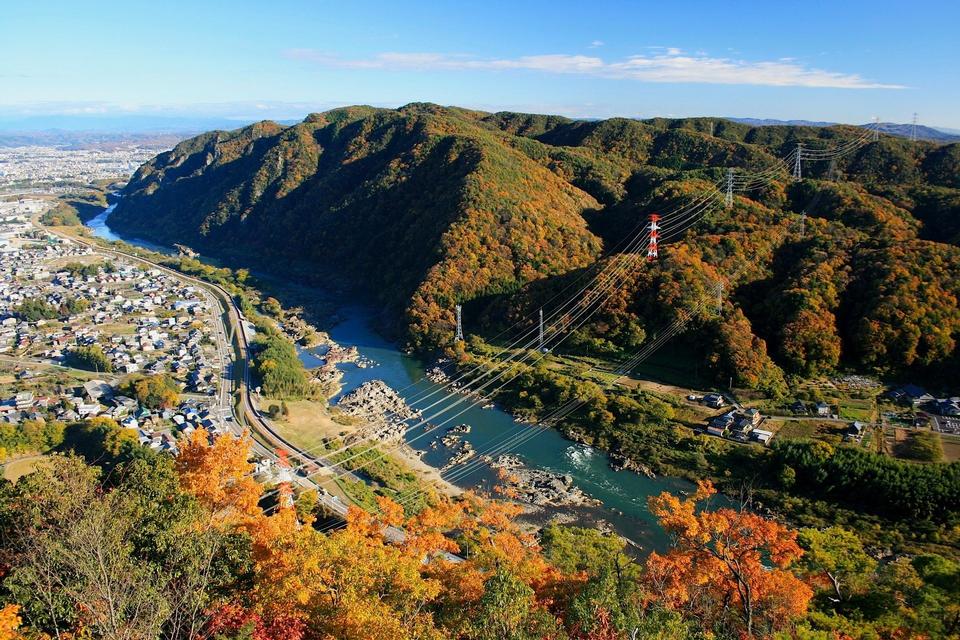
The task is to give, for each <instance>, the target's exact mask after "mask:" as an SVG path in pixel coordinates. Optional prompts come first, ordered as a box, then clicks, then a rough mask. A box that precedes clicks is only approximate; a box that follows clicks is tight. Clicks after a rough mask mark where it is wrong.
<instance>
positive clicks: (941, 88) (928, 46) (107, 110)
mask: <svg viewBox="0 0 960 640" xmlns="http://www.w3.org/2000/svg"><path fill="white" fill-rule="evenodd" d="M958 25H960V2H955V1H953V2H948V1H945V0H944V1H941V2H923V1H919V2H910V3H906V2H889V1H884V0H878V1H875V2H859V1H845V2H844V1H837V0H835V1H833V2H817V1H815V0H810V1H808V2H804V3H802V4H801V3H794V2H731V1H723V0H712V1H710V2H664V1H658V2H604V1H603V0H594V1H592V2H582V1H581V2H568V1H566V0H552V1H549V2H523V1H522V0H513V1H511V2H500V1H486V2H475V3H467V2H455V1H452V0H451V1H449V2H432V3H431V2H409V1H393V2H362V1H358V0H351V1H344V2H324V1H314V2H306V1H295V0H270V1H266V0H261V1H258V2H252V1H250V2H248V1H242V0H233V1H231V2H218V1H197V0H194V1H193V2H181V1H180V0H163V1H161V0H151V1H149V2H140V1H136V0H135V1H131V2H97V1H95V0H88V1H82V2H81V1H77V0H71V1H63V2H60V1H56V0H47V1H44V2H40V1H34V2H28V1H25V0H24V1H17V2H10V3H4V6H3V9H2V15H0V87H2V89H0V115H4V116H12V115H31V114H49V113H67V114H86V113H89V114H108V115H117V114H167V115H194V116H195V115H209V116H218V117H236V118H243V119H249V118H261V117H273V118H292V117H302V116H303V115H304V114H306V113H307V112H309V111H312V110H320V109H325V108H330V107H332V106H337V105H342V104H357V103H364V104H374V105H379V106H398V105H401V104H405V103H407V102H412V101H429V102H437V103H440V104H455V105H461V106H467V107H473V108H479V109H484V110H500V109H510V110H521V111H532V112H542V113H560V114H564V115H569V116H575V117H608V116H613V115H620V116H629V117H651V116H693V115H719V116H735V117H745V116H753V117H769V118H784V119H787V118H802V119H811V120H830V121H840V122H855V123H861V122H866V121H868V120H870V119H871V118H873V117H874V116H878V117H880V118H881V119H882V120H884V121H894V122H906V121H909V120H910V118H911V117H912V115H913V113H914V112H918V113H919V114H920V115H919V118H920V121H921V122H922V123H925V124H930V125H939V126H945V127H954V128H960V72H958V64H960V45H958V41H960V37H958V34H957V27H958Z"/></svg>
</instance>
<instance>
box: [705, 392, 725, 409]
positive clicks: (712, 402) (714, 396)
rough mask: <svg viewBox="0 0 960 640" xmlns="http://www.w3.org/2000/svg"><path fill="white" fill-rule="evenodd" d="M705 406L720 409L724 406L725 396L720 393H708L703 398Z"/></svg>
mask: <svg viewBox="0 0 960 640" xmlns="http://www.w3.org/2000/svg"><path fill="white" fill-rule="evenodd" d="M703 404H705V405H707V406H708V407H713V408H714V409H719V408H720V407H722V406H723V396H722V395H720V394H719V393H708V394H707V395H705V396H703Z"/></svg>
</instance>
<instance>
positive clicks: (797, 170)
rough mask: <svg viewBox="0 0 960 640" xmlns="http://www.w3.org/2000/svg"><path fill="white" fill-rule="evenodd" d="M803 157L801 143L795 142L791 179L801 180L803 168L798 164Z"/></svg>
mask: <svg viewBox="0 0 960 640" xmlns="http://www.w3.org/2000/svg"><path fill="white" fill-rule="evenodd" d="M802 158H803V144H802V143H800V142H798V143H797V159H796V160H795V161H794V163H793V179H794V180H802V179H803V169H802V166H801V164H800V162H801V159H802Z"/></svg>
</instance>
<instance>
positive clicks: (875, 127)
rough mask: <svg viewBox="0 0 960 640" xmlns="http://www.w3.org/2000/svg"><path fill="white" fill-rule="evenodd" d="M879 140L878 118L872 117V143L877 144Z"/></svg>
mask: <svg viewBox="0 0 960 640" xmlns="http://www.w3.org/2000/svg"><path fill="white" fill-rule="evenodd" d="M879 140H880V116H874V117H873V141H874V142H878V141H879Z"/></svg>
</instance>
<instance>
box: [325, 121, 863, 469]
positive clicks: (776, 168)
mask: <svg viewBox="0 0 960 640" xmlns="http://www.w3.org/2000/svg"><path fill="white" fill-rule="evenodd" d="M866 135H867V136H869V133H867V134H866ZM859 142H860V140H856V141H854V144H853V145H847V146H849V147H850V148H853V146H856V144H858V143H859ZM846 150H847V148H846V147H844V152H845V151H846ZM795 153H796V150H795V151H794V152H793V153H791V154H790V155H788V158H790V157H792V156H793V155H794V154H795ZM801 154H802V152H801ZM834 155H840V154H839V153H838V154H834ZM779 164H780V166H774V167H771V168H769V169H767V170H766V172H764V173H767V172H769V174H770V175H775V173H776V172H778V171H780V170H781V167H784V166H786V164H787V163H786V162H784V161H781V162H780V163H779ZM764 178H766V175H765V176H764ZM764 178H758V179H755V180H753V182H758V183H760V182H769V181H772V178H768V179H764ZM721 184H722V181H721ZM746 184H749V183H746ZM716 186H717V185H715V186H714V188H713V190H712V191H711V193H709V194H708V195H707V196H706V197H701V198H700V199H701V200H703V201H704V204H703V206H701V207H700V216H701V217H702V215H703V214H704V213H705V211H706V210H707V209H709V207H710V203H709V198H710V197H713V196H715V195H718V194H719V191H718V190H717V188H716ZM681 210H682V209H681ZM696 213H697V212H696V211H693V212H688V213H687V215H686V217H685V219H684V220H685V221H686V220H688V219H689V218H691V217H694V216H695V215H696ZM695 223H696V220H694V222H693V223H691V224H690V225H686V226H685V227H684V229H673V228H671V229H670V232H671V233H672V234H673V235H676V234H678V233H682V231H683V230H685V228H688V227H689V226H692V224H695ZM678 226H679V225H678ZM638 241H639V242H642V240H640V239H639V238H638V240H636V241H634V242H632V243H631V244H636V243H637V242H638ZM637 246H640V245H637ZM620 255H621V256H622V255H627V254H620ZM598 277H599V276H598ZM614 280H615V277H613V276H611V277H610V278H608V283H605V284H609V283H612V282H613V281H614ZM589 286H590V285H587V287H589ZM587 287H585V288H584V290H585V289H586V288H587ZM600 295H602V293H601V294H600ZM598 300H600V297H599V295H597V296H595V299H594V300H590V301H589V302H588V303H587V307H586V308H585V309H582V310H581V311H579V312H578V313H577V316H575V318H574V319H576V318H577V317H578V316H580V315H582V314H584V313H587V311H588V310H589V306H590V305H592V304H593V303H594V302H596V301H598ZM701 306H702V305H701ZM600 308H602V301H601V305H599V306H598V307H597V309H594V310H593V311H590V312H589V313H588V315H587V316H586V317H585V318H584V319H583V320H581V321H580V323H579V324H578V325H577V326H578V327H579V326H582V324H584V323H585V322H586V321H588V320H589V318H590V317H592V315H593V314H594V313H596V312H597V311H598V310H599V309H600ZM698 310H699V307H698ZM559 313H560V311H558V312H556V313H554V314H553V315H554V316H555V315H559ZM686 321H687V320H684V324H685V322H686ZM568 324H569V323H568ZM678 326H680V325H678ZM670 335H672V333H671V334H670ZM666 339H668V336H664V337H662V339H657V340H655V341H654V342H653V343H650V344H651V346H652V347H653V348H656V347H658V346H659V344H662V343H663V342H664V341H665V340H666ZM561 341H562V339H561ZM528 355H529V354H528ZM542 357H543V356H542V354H541V355H540V356H539V357H538V358H537V361H539V359H541V358H542ZM526 359H527V356H525V357H524V358H523V359H521V360H520V361H518V362H516V363H514V364H513V365H511V366H509V367H505V368H504V370H503V371H502V372H501V373H500V374H499V375H497V376H496V377H495V378H493V379H491V380H490V381H488V382H486V383H484V385H483V386H482V387H480V389H473V390H470V391H469V392H470V393H475V392H477V391H479V390H481V389H486V388H487V386H489V384H491V383H492V382H494V381H496V380H497V379H499V378H501V377H502V376H503V375H505V374H506V372H507V371H509V370H510V369H511V368H515V367H516V365H517V364H521V363H522V362H524V361H525V360H526ZM503 364H504V365H507V364H510V363H509V361H507V362H505V363H503ZM463 377H464V376H461V377H460V379H463ZM511 379H512V378H511ZM509 382H510V380H508V381H507V383H509ZM507 383H504V384H507ZM502 386H503V385H502ZM502 386H501V387H500V388H502ZM500 388H498V390H497V391H499V389H500ZM461 391H462V392H466V391H467V389H463V390H461ZM431 395H432V394H431ZM428 397H429V396H428ZM468 397H469V396H468ZM435 404H438V403H435ZM457 404H460V402H455V403H454V406H455V405H457ZM471 404H472V403H471ZM431 406H435V405H431ZM450 408H451V407H447V408H445V409H443V410H442V411H441V412H438V414H437V415H441V414H442V413H445V412H446V411H448V410H449V409H450ZM469 408H470V407H468V408H467V409H465V410H464V411H466V410H469ZM462 413H463V412H460V414H462ZM460 414H457V415H460ZM435 417H436V416H431V417H430V418H427V419H424V420H421V421H420V423H418V424H417V425H415V426H412V427H410V428H409V429H406V430H405V432H409V430H412V429H414V428H416V427H418V426H421V425H424V424H428V423H429V421H430V420H433V419H435ZM454 417H456V416H454ZM448 421H449V420H447V421H445V422H448ZM441 426H442V425H441ZM435 428H436V426H434V427H433V428H431V429H430V430H431V431H432V430H433V429H435ZM428 432H429V431H427V432H425V433H424V434H421V435H420V436H417V438H419V437H423V436H425V435H426V434H427V433H428ZM358 444H360V443H356V442H355V443H353V444H351V445H349V446H348V447H345V448H344V449H346V448H350V447H355V446H358ZM406 444H408V443H406V442H403V440H402V439H401V441H400V443H399V444H398V446H405V445H406ZM341 451H342V450H341ZM368 451H369V450H368ZM336 453H337V452H328V453H327V455H336ZM365 453H366V452H364V453H360V454H356V455H355V456H353V457H354V458H355V457H358V456H359V455H364V454H365ZM379 457H382V455H381V456H378V457H377V458H375V459H374V460H370V461H367V462H366V463H364V465H362V466H361V467H355V468H354V469H351V470H345V471H344V472H342V473H340V474H338V475H337V476H334V478H333V479H336V478H337V477H340V476H342V475H346V474H349V473H354V472H356V471H359V470H360V468H362V467H363V466H366V465H367V464H370V463H372V462H374V461H375V460H376V459H379ZM351 459H352V458H348V459H347V460H342V461H337V462H336V463H335V465H336V466H340V465H342V464H344V463H346V462H349V460H351ZM311 475H316V474H311ZM308 477H311V476H308Z"/></svg>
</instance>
